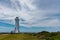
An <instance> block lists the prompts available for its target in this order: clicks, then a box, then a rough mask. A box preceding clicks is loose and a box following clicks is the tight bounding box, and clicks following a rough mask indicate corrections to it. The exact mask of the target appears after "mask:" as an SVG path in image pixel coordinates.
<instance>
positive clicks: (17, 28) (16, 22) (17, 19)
mask: <svg viewBox="0 0 60 40" xmlns="http://www.w3.org/2000/svg"><path fill="white" fill-rule="evenodd" d="M14 32H15V33H19V32H20V31H19V18H18V17H16V18H15V30H14Z"/></svg>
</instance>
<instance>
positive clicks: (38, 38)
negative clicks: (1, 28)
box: [0, 31, 60, 40]
mask: <svg viewBox="0 0 60 40" xmlns="http://www.w3.org/2000/svg"><path fill="white" fill-rule="evenodd" d="M0 40H60V32H54V33H49V32H44V31H43V32H40V33H36V34H34V33H21V34H0Z"/></svg>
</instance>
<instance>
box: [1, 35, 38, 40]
mask: <svg viewBox="0 0 60 40" xmlns="http://www.w3.org/2000/svg"><path fill="white" fill-rule="evenodd" d="M0 40H39V39H38V38H37V37H35V36H31V35H27V34H7V35H3V34H1V35H0Z"/></svg>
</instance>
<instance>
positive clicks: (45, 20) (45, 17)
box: [0, 0, 60, 32]
mask: <svg viewBox="0 0 60 40" xmlns="http://www.w3.org/2000/svg"><path fill="white" fill-rule="evenodd" d="M15 17H19V19H20V23H19V24H20V27H22V28H21V29H20V30H21V31H24V30H25V31H27V30H28V29H29V30H28V32H29V31H30V32H31V31H32V30H33V31H32V32H35V31H36V32H37V31H41V30H48V31H49V30H50V29H51V30H50V31H52V30H54V31H60V30H59V28H60V0H0V32H1V30H2V31H4V30H5V31H7V30H8V31H11V30H14V22H15V21H14V19H15ZM23 27H24V28H23ZM25 27H26V28H27V29H26V28H25Z"/></svg>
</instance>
